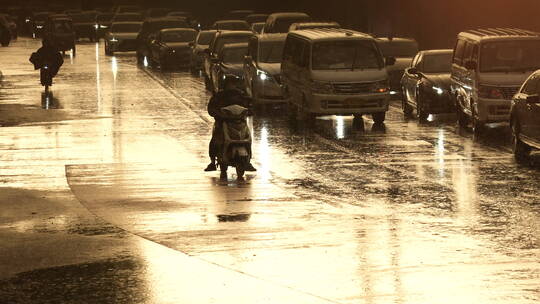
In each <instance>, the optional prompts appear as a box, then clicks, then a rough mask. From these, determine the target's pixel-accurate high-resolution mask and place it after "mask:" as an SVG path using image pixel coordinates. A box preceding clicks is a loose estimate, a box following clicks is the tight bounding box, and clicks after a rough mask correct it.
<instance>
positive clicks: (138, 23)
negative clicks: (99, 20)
mask: <svg viewBox="0 0 540 304" xmlns="http://www.w3.org/2000/svg"><path fill="white" fill-rule="evenodd" d="M115 24H137V25H142V22H136V21H120V22H113V23H112V25H115Z"/></svg>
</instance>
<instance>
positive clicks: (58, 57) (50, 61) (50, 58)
mask: <svg viewBox="0 0 540 304" xmlns="http://www.w3.org/2000/svg"><path fill="white" fill-rule="evenodd" d="M30 62H31V63H32V64H34V69H36V70H37V69H41V84H42V85H45V84H44V83H43V81H44V75H43V73H45V71H44V69H43V68H44V67H45V66H48V69H49V71H50V73H51V78H53V77H55V76H56V75H57V74H58V71H59V70H60V67H61V66H62V64H64V58H62V54H61V53H60V52H59V51H58V50H57V49H56V47H55V46H54V44H53V43H52V42H51V41H50V40H49V39H47V38H45V39H43V41H42V47H40V48H39V49H38V50H37V51H36V52H35V53H32V56H30Z"/></svg>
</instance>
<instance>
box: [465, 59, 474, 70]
mask: <svg viewBox="0 0 540 304" xmlns="http://www.w3.org/2000/svg"><path fill="white" fill-rule="evenodd" d="M465 68H466V69H467V70H476V61H474V60H469V61H466V62H465Z"/></svg>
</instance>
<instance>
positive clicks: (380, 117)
mask: <svg viewBox="0 0 540 304" xmlns="http://www.w3.org/2000/svg"><path fill="white" fill-rule="evenodd" d="M394 61H395V59H393V58H387V59H386V60H385V58H384V57H383V55H382V53H381V51H380V49H379V47H378V45H377V43H376V41H375V39H374V38H373V37H372V36H370V35H368V34H364V33H360V32H356V31H352V30H343V29H325V30H320V29H319V30H303V31H294V32H289V34H288V35H287V39H286V42H285V49H284V51H283V63H282V64H281V74H282V76H281V77H282V82H283V86H284V90H285V94H286V95H287V96H289V98H290V99H289V110H288V111H289V115H290V118H291V119H294V120H306V121H314V119H315V118H316V117H317V116H320V115H355V119H357V120H358V119H360V118H361V117H362V115H363V114H371V116H372V118H373V120H374V122H375V123H376V124H382V123H383V122H384V120H385V117H386V111H388V103H389V99H390V88H389V83H388V74H387V72H386V68H385V67H386V66H387V65H392V64H393V63H394Z"/></svg>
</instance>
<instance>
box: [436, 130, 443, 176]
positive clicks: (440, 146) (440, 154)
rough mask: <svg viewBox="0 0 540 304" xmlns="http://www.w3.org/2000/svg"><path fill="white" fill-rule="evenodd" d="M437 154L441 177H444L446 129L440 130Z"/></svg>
mask: <svg viewBox="0 0 540 304" xmlns="http://www.w3.org/2000/svg"><path fill="white" fill-rule="evenodd" d="M435 149H436V152H435V153H436V156H437V160H438V163H439V177H444V169H445V168H444V130H443V129H440V130H439V135H438V139H437V145H436V147H435Z"/></svg>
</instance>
